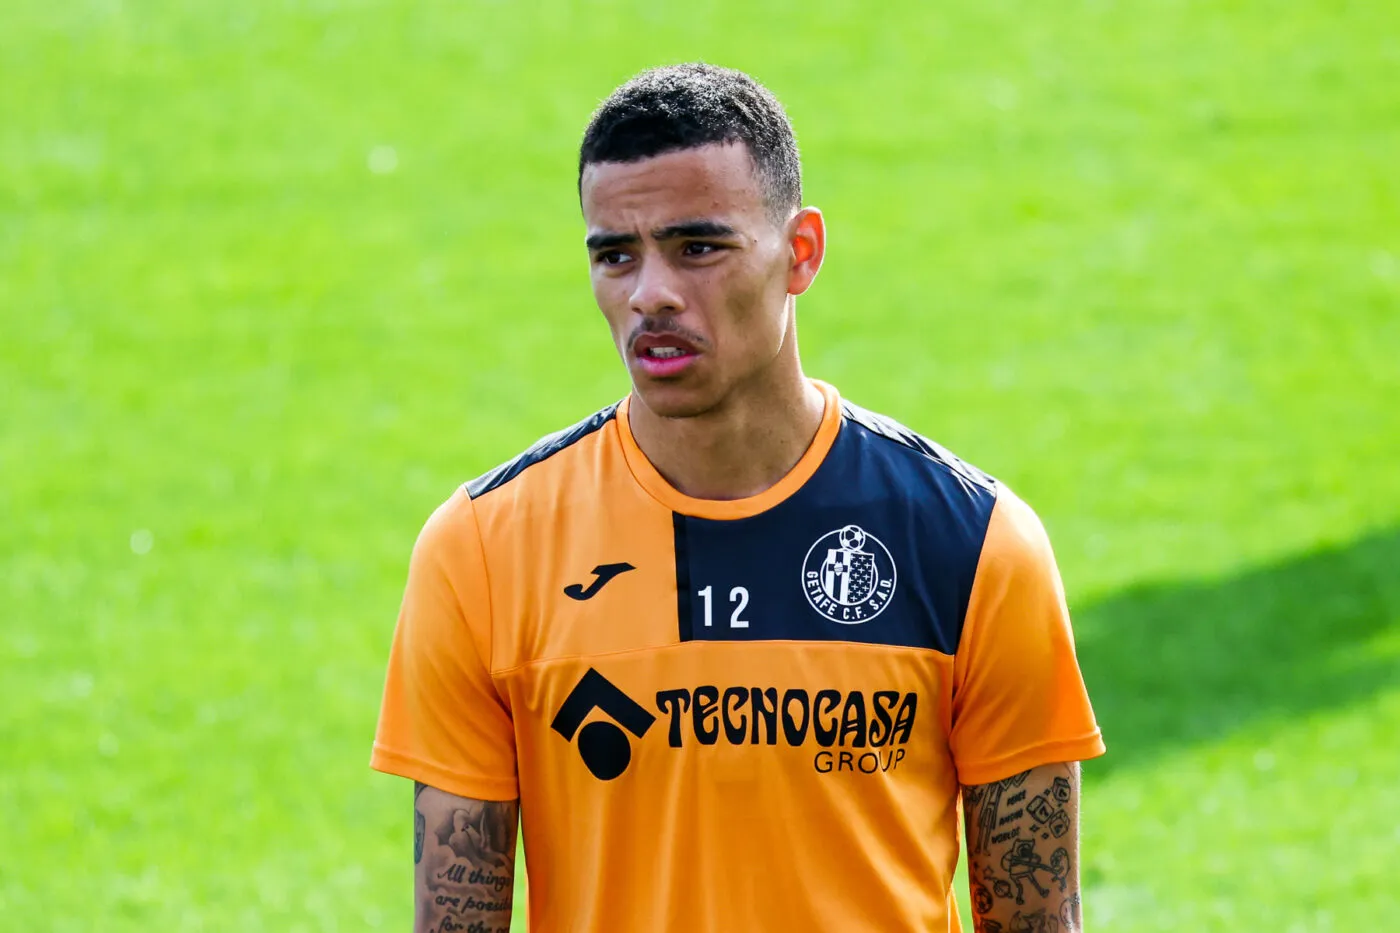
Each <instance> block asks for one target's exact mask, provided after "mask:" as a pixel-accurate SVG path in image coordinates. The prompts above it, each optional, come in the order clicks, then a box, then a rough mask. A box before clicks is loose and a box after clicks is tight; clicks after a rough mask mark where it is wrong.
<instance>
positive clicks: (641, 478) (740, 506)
mask: <svg viewBox="0 0 1400 933" xmlns="http://www.w3.org/2000/svg"><path fill="white" fill-rule="evenodd" d="M808 381H809V382H811V384H812V385H814V386H816V387H817V389H818V390H819V391H820V392H821V394H822V398H823V400H824V401H825V406H824V407H823V409H822V421H821V425H820V426H819V427H818V428H817V433H816V436H815V437H813V438H812V443H811V444H810V445H808V447H807V450H806V451H805V452H803V454H802V457H801V458H800V459H799V460H798V461H797V463H796V464H794V465H793V468H792V469H791V470H788V472H787V475H785V476H784V477H783V478H782V479H780V480H778V481H777V482H776V483H774V484H773V485H772V486H769V487H768V488H767V489H765V490H763V492H760V493H759V494H758V495H755V496H748V497H747V498H744V499H697V498H695V497H694V496H688V495H686V494H685V493H683V492H681V491H680V490H679V489H677V488H676V487H674V486H672V485H671V484H670V483H669V482H667V481H666V478H665V477H664V476H662V475H661V474H660V473H659V472H657V469H656V467H654V466H652V463H651V461H650V460H648V459H647V455H646V454H644V453H642V449H641V447H639V446H637V440H636V438H634V437H633V436H632V423H631V421H630V419H629V417H628V409H629V408H630V406H631V402H632V396H631V395H630V394H629V395H628V396H627V397H626V398H625V399H623V400H622V402H621V404H619V405H618V406H617V425H618V434H619V435H620V436H621V438H622V453H623V456H624V458H625V459H626V461H627V467H628V469H629V470H630V471H631V472H632V478H633V479H635V480H636V481H637V484H638V485H640V486H641V487H642V488H643V489H645V490H646V491H647V493H648V494H650V495H651V497H652V498H653V499H655V500H656V501H657V502H660V503H661V504H662V505H663V506H665V507H666V508H668V509H670V510H671V511H673V512H679V513H681V514H682V515H688V516H691V517H693V518H709V519H717V520H721V521H732V520H734V519H738V518H750V517H752V516H754V515H758V514H760V513H762V512H766V511H768V510H769V509H771V508H773V507H774V506H776V505H778V504H779V503H780V502H782V501H783V500H785V499H787V498H788V497H789V496H791V495H792V494H793V493H795V492H797V490H799V489H801V488H802V486H803V485H804V484H805V483H806V482H807V480H809V479H811V478H812V474H814V473H816V472H817V467H819V466H821V464H822V461H823V460H825V459H826V455H827V454H828V453H830V452H831V447H832V445H833V444H834V443H835V442H836V435H837V433H838V432H839V431H840V430H841V396H840V394H839V393H838V392H837V391H836V388H835V386H832V385H829V384H827V383H825V382H822V381H820V380H818V379H810V380H808Z"/></svg>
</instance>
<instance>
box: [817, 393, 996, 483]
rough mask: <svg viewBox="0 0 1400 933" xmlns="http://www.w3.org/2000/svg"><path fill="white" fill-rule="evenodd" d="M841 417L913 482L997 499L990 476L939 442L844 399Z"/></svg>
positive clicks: (994, 479) (993, 478)
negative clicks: (890, 456) (889, 455)
mask: <svg viewBox="0 0 1400 933" xmlns="http://www.w3.org/2000/svg"><path fill="white" fill-rule="evenodd" d="M841 414H842V416H843V417H844V418H845V420H846V422H847V423H849V424H852V425H855V427H856V429H857V430H858V431H859V432H861V434H862V435H863V436H865V437H868V438H873V441H872V442H873V443H875V444H877V445H880V446H882V447H884V448H885V450H887V451H896V452H897V453H895V454H894V456H895V457H896V458H897V462H898V463H899V464H900V466H901V467H903V469H901V471H900V472H901V475H907V477H908V481H909V482H916V483H917V482H920V481H923V482H932V483H934V484H935V485H938V486H951V487H953V488H955V489H957V490H959V491H960V492H961V494H962V495H963V496H965V497H968V498H972V499H976V500H979V501H983V502H985V503H986V504H987V505H988V506H989V507H990V503H991V502H992V501H994V500H995V499H996V496H997V490H998V486H999V483H998V482H997V480H996V478H995V477H993V476H992V475H990V474H989V473H987V472H985V471H983V470H981V469H979V468H977V467H975V466H973V465H972V464H971V463H968V462H967V461H966V460H964V459H962V458H961V457H959V456H958V455H957V454H954V453H953V452H952V451H950V450H949V449H948V448H946V447H944V446H943V445H942V444H939V443H938V442H937V441H933V440H930V439H929V438H927V437H925V436H924V435H922V434H920V433H918V432H917V431H914V430H912V429H910V428H908V427H906V426H905V425H903V424H901V423H900V422H898V421H896V420H895V419H893V418H891V417H889V416H888V415H882V414H879V413H878V412H874V411H871V410H870V409H868V408H862V407H861V406H859V405H856V404H855V403H853V402H850V401H848V400H846V399H842V400H841Z"/></svg>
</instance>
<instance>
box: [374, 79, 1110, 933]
mask: <svg viewBox="0 0 1400 933" xmlns="http://www.w3.org/2000/svg"><path fill="white" fill-rule="evenodd" d="M579 193H580V197H581V200H582V205H583V216H584V221H585V223H586V224H587V240H586V243H587V246H588V251H589V255H590V257H591V260H592V281H593V292H594V295H595V297H596V298H597V301H598V306H599V308H600V309H601V310H602V312H603V316H604V317H605V318H606V319H607V322H608V326H609V328H610V329H611V331H612V337H613V341H614V342H615V343H616V345H617V349H618V352H619V353H620V354H621V356H622V359H623V360H624V362H625V363H626V365H627V367H628V371H629V372H630V374H631V377H632V387H633V391H632V393H631V394H630V395H629V396H628V397H627V398H625V399H624V400H622V401H621V402H619V403H617V404H615V405H610V406H609V407H607V408H606V409H604V410H603V411H600V412H598V413H597V414H594V415H592V416H590V417H589V418H587V419H585V420H584V421H581V422H579V423H578V424H576V425H574V426H573V427H571V428H568V429H567V430H564V431H562V432H560V433H558V434H555V435H552V436H550V437H547V438H545V439H544V440H542V441H540V442H539V443H538V444H536V445H535V446H534V447H532V448H530V449H529V450H527V451H526V452H525V453H523V454H521V455H520V456H519V457H517V458H515V459H514V460H511V461H510V462H508V463H506V464H504V465H503V466H501V467H498V468H497V469H495V470H493V471H491V472H490V473H487V474H486V475H484V476H482V477H480V478H478V479H476V480H473V481H472V482H469V483H467V484H466V485H465V486H464V487H463V488H462V489H460V490H458V491H457V492H456V493H455V494H454V495H453V496H452V497H451V498H450V499H449V500H448V501H447V502H446V503H445V504H444V505H443V506H442V507H441V508H439V509H438V510H437V511H436V512H435V513H434V514H433V517H432V518H431V519H429V521H428V523H427V526H426V527H425V528H424V530H423V533H422V535H421V536H420V538H419V540H418V544H417V546H416V547H415V549H414V552H413V560H412V562H411V565H410V570H409V579H408V588H407V593H406V595H405V598H404V603H403V610H402V613H401V615H400V617H399V623H398V627H397V629H396V631H395V635H394V645H393V650H392V654H391V656H390V661H389V673H388V682H387V685H386V687H385V694H384V704H383V709H382V712H381V718H380V723H379V732H378V736H377V739H376V742H375V747H374V754H373V765H374V767H376V768H378V769H380V770H383V771H388V772H391V773H393V774H399V775H402V776H404V777H407V778H411V779H413V780H414V781H416V782H417V791H416V793H415V803H414V819H415V826H416V831H415V843H414V861H415V864H416V882H415V884H416V891H415V902H416V909H417V926H416V929H417V930H419V931H443V930H464V931H477V930H492V931H505V930H507V928H508V927H509V925H510V919H511V911H512V906H513V905H512V903H511V890H512V882H513V878H514V857H515V827H516V823H517V815H519V816H520V817H522V822H523V826H524V834H525V851H526V854H527V857H528V859H529V868H530V904H529V919H530V929H531V930H533V931H537V933H555V931H559V933H562V931H575V933H577V931H607V933H630V931H636V933H657V931H680V933H701V931H706V933H708V931H736V930H743V931H769V930H771V931H780V930H781V931H787V930H879V931H886V933H896V931H910V933H912V931H929V930H957V929H960V926H959V923H958V919H957V911H956V907H955V906H954V901H953V896H952V892H951V885H952V877H953V868H954V865H955V863H956V862H957V858H958V849H959V846H958V826H957V814H958V810H959V805H958V804H959V793H960V791H961V798H962V800H963V802H964V810H965V814H966V825H967V842H968V852H969V858H970V864H971V877H972V895H973V897H972V900H973V905H974V911H975V914H976V916H975V917H974V924H975V926H976V929H977V930H978V931H980V933H1000V931H1007V933H1010V931H1064V930H1071V929H1078V928H1079V916H1080V915H1079V851H1078V802H1079V772H1078V766H1077V764H1075V762H1077V761H1079V760H1081V759H1084V758H1091V757H1094V756H1097V755H1100V754H1102V753H1103V743H1102V741H1101V739H1100V736H1099V730H1098V728H1097V727H1096V725H1095V723H1094V716H1093V713H1092V711H1091V709H1090V706H1089V701H1088V699H1087V697H1086V695H1085V691H1084V686H1083V683H1082V681H1081V679H1080V675H1079V670H1078V666H1077V664H1076V662H1075V656H1074V647H1073V641H1072V637H1071V634H1070V626H1069V620H1068V616H1067V613H1066V610H1065V602H1064V597H1063V593H1062V591H1061V587H1060V580H1059V576H1058V573H1057V571H1056V569H1055V564H1054V559H1053V557H1052V556H1051V552H1050V546H1049V543H1048V541H1047V540H1046V537H1045V533H1044V531H1043V530H1042V528H1041V525H1040V523H1039V522H1038V521H1037V519H1036V517H1035V515H1034V514H1033V513H1032V512H1031V510H1030V509H1029V508H1028V507H1027V506H1026V505H1025V504H1023V503H1022V502H1021V501H1020V500H1019V499H1017V498H1016V497H1015V496H1014V495H1013V494H1012V493H1011V492H1010V491H1009V490H1008V489H1007V488H1006V487H1005V486H1004V485H1002V484H1000V483H998V482H996V481H995V480H993V479H991V478H990V477H988V476H987V475H986V474H984V473H981V472H980V471H978V470H976V469H974V468H973V467H971V466H968V465H967V464H965V463H963V462H962V461H961V460H958V459H957V458H956V457H954V456H953V455H952V454H950V453H948V452H947V451H946V450H944V449H943V448H941V447H939V446H937V445H936V444H933V443H931V442H930V441H927V440H925V439H924V438H922V437H920V436H918V435H916V434H914V433H913V432H911V431H909V430H908V429H906V428H903V427H901V426H900V425H898V424H895V423H894V422H892V421H890V420H889V419H886V418H883V417H881V416H879V415H875V414H872V413H870V412H868V411H864V410H863V409H860V408H857V407H855V406H854V405H851V404H849V403H847V402H844V401H842V399H841V398H840V397H839V396H838V394H837V392H836V390H835V389H834V388H832V387H831V386H828V385H825V384H823V383H819V382H814V381H811V380H809V379H807V378H806V377H805V376H804V375H803V373H802V368H801V365H800V364H799V362H798V354H797V325H796V297H797V296H798V295H801V294H802V293H803V292H805V291H806V290H807V289H808V287H810V286H811V284H812V281H813V279H815V278H816V275H817V270H818V269H819V268H820V267H821V263H822V258H823V255H824V250H825V245H826V231H825V227H824V224H823V220H822V215H821V213H820V212H819V211H817V210H816V209H815V208H810V207H809V208H803V207H801V176H800V169H799V163H798V156H797V147H796V143H795V142H794V139H793V135H792V130H791V127H790V126H789V124H788V121H787V117H786V115H785V114H784V113H783V110H782V108H781V106H780V105H779V104H778V102H777V101H776V100H775V99H774V98H773V96H772V95H771V94H769V93H768V92H767V91H766V90H765V89H763V88H762V87H761V86H759V85H758V84H756V83H755V82H754V81H753V80H751V79H750V78H748V77H747V76H746V75H743V74H740V73H738V72H734V71H727V70H723V69H719V68H713V67H709V66H704V65H683V66H677V67H669V68H661V69H657V70H655V71H650V72H647V73H645V74H642V75H640V76H638V77H637V78H634V79H633V80H632V81H629V82H628V83H627V84H625V85H623V86H622V87H620V88H618V89H617V91H615V92H614V93H613V95H612V96H611V97H610V98H609V99H608V100H607V101H606V102H604V104H603V105H602V106H601V107H600V108H599V109H598V111H597V113H595V114H594V116H593V120H592V122H591V123H590V124H589V126H588V130H587V132H586V133H585V135H584V140H583V146H582V151H581V152H580V156H579Z"/></svg>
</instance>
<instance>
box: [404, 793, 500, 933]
mask: <svg viewBox="0 0 1400 933" xmlns="http://www.w3.org/2000/svg"><path fill="white" fill-rule="evenodd" d="M519 817H520V804H519V801H515V800H508V801H498V800H471V799H468V798H465V797H456V796H453V795H451V794H447V793H444V792H443V791H439V790H435V789H433V788H427V789H426V791H424V790H423V789H421V785H420V788H419V789H417V790H415V794H414V865H415V869H414V895H415V902H416V905H417V906H416V913H417V920H416V925H415V927H414V929H415V931H417V933H452V931H461V933H509V930H510V918H511V909H512V907H513V903H512V897H513V892H514V887H515V834H516V826H517V823H518V821H519Z"/></svg>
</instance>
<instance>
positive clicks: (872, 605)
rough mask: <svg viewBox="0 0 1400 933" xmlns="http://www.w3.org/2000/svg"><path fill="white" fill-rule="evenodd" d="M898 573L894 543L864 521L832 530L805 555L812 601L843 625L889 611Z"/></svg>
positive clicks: (805, 577)
mask: <svg viewBox="0 0 1400 933" xmlns="http://www.w3.org/2000/svg"><path fill="white" fill-rule="evenodd" d="M895 578H896V573H895V566H894V558H893V557H891V556H890V551H889V548H887V547H885V545H884V542H882V541H881V540H880V539H879V538H877V537H875V536H874V535H872V534H870V533H869V532H868V531H866V530H865V529H864V528H861V527H860V526H859V525H846V526H845V527H844V528H838V529H836V530H835V531H828V532H827V533H826V534H824V535H822V536H821V537H820V538H818V539H817V540H816V541H815V542H814V543H813V544H812V546H811V548H809V549H808V551H807V557H806V558H805V559H804V560H803V561H802V591H803V592H804V593H806V594H807V602H809V603H810V604H811V606H812V608H813V609H815V610H817V612H820V613H821V614H822V615H824V616H826V617H827V618H828V619H830V620H831V621H833V622H839V623H841V624H842V625H859V624H861V623H862V622H869V621H870V620H871V619H873V618H875V617H876V616H877V615H879V614H880V613H881V612H883V611H884V610H885V607H886V606H888V605H889V604H890V597H891V596H893V595H894V585H895Z"/></svg>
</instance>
